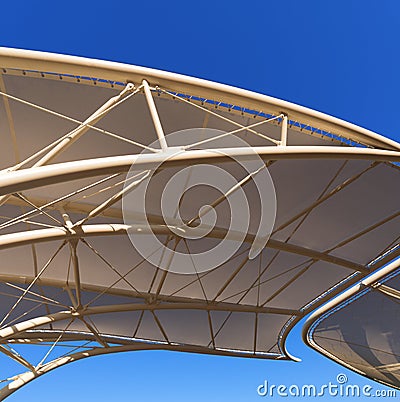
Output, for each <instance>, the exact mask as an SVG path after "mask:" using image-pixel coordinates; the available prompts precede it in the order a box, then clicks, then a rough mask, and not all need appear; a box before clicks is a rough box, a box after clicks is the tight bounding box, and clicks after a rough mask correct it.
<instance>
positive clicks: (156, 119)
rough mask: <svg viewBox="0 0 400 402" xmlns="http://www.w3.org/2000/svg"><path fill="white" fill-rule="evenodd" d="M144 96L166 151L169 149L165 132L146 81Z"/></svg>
mask: <svg viewBox="0 0 400 402" xmlns="http://www.w3.org/2000/svg"><path fill="white" fill-rule="evenodd" d="M142 84H143V90H144V95H145V97H146V101H147V104H148V106H149V110H150V115H151V118H152V120H153V124H154V128H155V130H156V133H157V137H158V141H159V142H160V146H161V149H162V150H163V151H166V150H167V148H168V145H167V141H166V139H165V135H164V130H163V128H162V125H161V121H160V117H159V116H158V112H157V108H156V104H155V103H154V99H153V95H152V94H151V91H150V87H149V83H148V82H147V81H146V80H143V81H142Z"/></svg>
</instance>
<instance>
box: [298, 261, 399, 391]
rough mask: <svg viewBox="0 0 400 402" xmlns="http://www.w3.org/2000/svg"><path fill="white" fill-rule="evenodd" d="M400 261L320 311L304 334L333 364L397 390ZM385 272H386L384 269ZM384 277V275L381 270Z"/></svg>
mask: <svg viewBox="0 0 400 402" xmlns="http://www.w3.org/2000/svg"><path fill="white" fill-rule="evenodd" d="M399 265H400V259H398V260H397V261H395V267H394V268H393V269H392V270H390V272H387V273H386V274H385V275H382V277H381V278H380V279H379V280H377V279H378V278H377V279H374V280H373V281H372V280H370V281H368V283H364V282H363V283H362V286H357V287H355V288H353V291H352V292H351V293H349V294H348V295H347V296H346V297H345V298H344V297H339V299H341V300H338V301H335V299H334V300H333V301H332V302H335V305H331V306H329V308H327V307H326V306H323V307H322V308H321V311H318V310H317V312H316V314H315V316H314V317H311V319H310V320H309V322H308V324H307V325H306V328H305V333H304V337H305V340H306V342H307V343H308V344H309V345H310V346H311V347H313V348H315V349H316V350H317V351H319V352H321V353H322V354H324V355H325V356H327V357H329V358H331V359H332V360H334V361H336V362H338V363H340V364H343V365H345V366H346V367H348V368H350V369H352V370H354V371H356V372H357V373H359V374H361V375H364V376H366V377H369V378H371V379H373V380H375V381H379V382H381V383H383V384H386V385H389V386H391V387H395V388H397V389H399V388H400V344H399V333H400V327H399V319H398V317H399V310H400V309H399V302H400V280H399V274H400V269H399V268H398V267H399ZM384 270H385V269H384ZM385 271H387V270H385Z"/></svg>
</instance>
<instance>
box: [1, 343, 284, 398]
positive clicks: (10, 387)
mask: <svg viewBox="0 0 400 402" xmlns="http://www.w3.org/2000/svg"><path fill="white" fill-rule="evenodd" d="M139 350H169V351H175V352H186V353H198V354H214V355H222V356H236V357H238V356H240V357H246V358H261V359H262V358H265V357H266V356H268V358H269V359H276V360H289V359H288V358H286V357H285V356H282V355H280V354H277V353H253V352H252V351H248V352H242V351H238V352H236V353H235V351H231V350H225V349H209V348H206V347H202V346H186V345H173V344H163V343H159V344H155V343H154V344H148V343H141V342H137V343H136V344H134V345H123V346H112V347H108V348H94V349H91V350H85V351H81V352H77V353H73V354H71V355H68V356H64V357H61V358H58V359H54V360H53V361H50V362H48V363H46V364H44V365H43V366H41V367H39V368H38V369H37V370H36V371H35V372H32V371H28V372H25V373H22V374H20V375H18V376H15V377H14V379H13V381H12V382H10V383H9V384H7V385H6V386H4V387H3V388H2V389H0V400H3V399H5V398H7V397H8V396H10V395H11V394H12V393H14V392H15V391H17V390H18V389H20V388H21V387H22V386H24V385H26V384H28V383H29V382H31V381H32V380H34V379H35V378H38V377H40V376H42V375H43V374H46V373H48V372H49V371H52V370H54V369H56V368H58V367H61V366H65V365H66V364H68V363H72V362H75V361H78V360H81V359H84V358H86V357H92V356H99V355H105V354H110V353H120V352H131V351H139Z"/></svg>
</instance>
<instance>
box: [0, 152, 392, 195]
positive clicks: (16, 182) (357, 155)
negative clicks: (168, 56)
mask: <svg viewBox="0 0 400 402" xmlns="http://www.w3.org/2000/svg"><path fill="white" fill-rule="evenodd" d="M255 153H257V154H258V155H259V156H260V157H261V158H262V159H263V160H264V161H268V160H284V159H364V160H373V161H390V162H400V152H397V151H386V150H379V149H371V148H357V147H336V146H335V147H331V146H290V147H272V146H267V147H246V148H222V149H210V150H194V151H182V152H177V153H176V154H173V155H172V156H170V157H168V158H167V160H166V157H165V154H163V153H162V152H160V153H156V154H139V155H124V156H114V157H106V158H96V159H87V160H80V161H73V162H64V163H57V164H52V165H47V166H40V167H34V168H29V169H21V170H19V171H13V172H5V171H3V173H2V174H0V195H5V194H11V193H16V192H19V191H23V190H27V189H31V188H35V187H40V186H45V185H51V184H55V183H63V182H66V181H70V180H76V179H83V178H87V177H93V176H99V175H103V174H112V173H119V172H126V171H128V170H129V169H130V168H131V166H132V165H133V164H135V167H136V168H137V169H138V170H141V169H143V170H149V169H151V168H152V167H155V166H157V167H158V166H159V165H160V164H162V166H161V168H163V167H167V166H182V165H187V164H188V163H190V164H196V163H219V162H225V161H231V160H232V159H231V158H235V159H237V160H248V159H252V158H254V154H255Z"/></svg>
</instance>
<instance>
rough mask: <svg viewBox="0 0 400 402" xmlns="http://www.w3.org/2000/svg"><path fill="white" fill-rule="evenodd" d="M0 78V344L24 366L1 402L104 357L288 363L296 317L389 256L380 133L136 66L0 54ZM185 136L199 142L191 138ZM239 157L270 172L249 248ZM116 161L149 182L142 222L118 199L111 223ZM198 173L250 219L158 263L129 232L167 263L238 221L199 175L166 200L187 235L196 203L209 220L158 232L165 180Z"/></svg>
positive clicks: (399, 173) (393, 212)
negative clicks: (209, 212)
mask: <svg viewBox="0 0 400 402" xmlns="http://www.w3.org/2000/svg"><path fill="white" fill-rule="evenodd" d="M0 68H1V70H0V72H1V75H0V92H1V93H0V94H1V95H2V102H0V135H1V149H0V152H1V158H0V164H1V167H0V168H1V169H2V170H1V172H0V206H1V221H0V249H1V251H0V256H1V258H0V280H1V282H0V298H1V304H0V305H1V313H0V348H1V351H2V352H4V353H5V354H7V355H8V356H9V357H10V358H11V359H13V360H15V361H16V362H18V363H19V364H21V365H22V366H24V367H23V371H26V372H24V373H23V374H20V375H16V374H18V372H16V373H7V376H9V377H8V378H9V381H8V382H6V386H5V387H4V388H3V390H2V391H0V397H3V398H4V397H6V396H7V395H9V394H10V393H12V392H13V391H14V390H16V389H18V388H19V387H20V386H22V385H23V384H25V383H27V382H29V381H30V380H32V379H34V378H36V377H38V376H40V375H42V374H44V373H46V372H48V371H50V370H52V369H54V368H56V367H59V366H61V365H63V364H66V363H68V362H71V361H74V360H78V359H80V358H83V357H87V356H92V355H96V354H102V353H113V352H119V351H128V350H141V349H166V350H177V351H188V352H198V353H210V354H221V355H232V356H244V357H256V358H265V359H277V360H278V359H291V358H292V357H291V355H290V354H289V352H288V351H287V350H286V348H285V340H286V337H287V335H288V333H289V331H290V330H291V328H293V326H294V325H295V324H296V323H297V322H298V321H299V320H300V319H301V318H302V317H304V316H305V315H306V314H307V313H309V312H310V311H312V310H314V309H315V308H316V307H318V306H320V305H322V304H323V303H324V302H325V301H327V300H329V299H331V298H332V297H333V296H334V295H336V294H338V293H339V292H341V291H342V290H343V289H345V288H346V287H347V286H350V285H351V284H353V283H355V282H356V281H358V280H360V279H362V278H363V277H364V276H366V275H368V274H370V273H371V272H374V271H376V270H378V269H379V268H380V267H382V266H384V265H385V264H386V263H387V262H388V261H390V260H391V259H393V258H394V257H395V256H396V253H397V254H398V250H397V249H394V251H393V252H390V253H388V250H392V249H393V245H394V244H395V243H396V242H398V235H399V234H398V233H399V230H398V228H399V223H400V216H399V214H400V213H399V201H400V191H399V189H400V168H399V165H398V162H400V144H398V143H396V142H395V141H392V140H389V139H387V138H385V137H382V136H380V135H377V134H375V133H372V132H370V131H368V130H366V129H363V128H360V127H357V126H355V125H353V124H350V123H347V122H344V121H341V120H339V119H336V118H333V117H331V116H327V115H324V114H322V113H319V112H316V111H312V110H309V109H306V108H303V107H300V106H297V105H293V104H290V103H288V102H284V101H280V100H277V99H274V98H271V97H268V96H265V95H260V94H255V93H252V92H249V91H245V90H241V89H237V88H232V87H228V86H226V85H221V84H215V83H212V82H208V81H204V80H199V79H195V78H190V77H184V76H180V75H176V74H171V73H166V72H161V71H156V70H150V69H145V68H141V67H135V66H128V65H123V64H119V63H111V62H103V61H98V60H88V59H82V58H77V57H71V56H60V55H52V54H47V53H39V52H31V51H21V50H12V49H1V50H0ZM188 130H189V131H188ZM193 130H195V132H196V133H197V134H198V135H200V138H202V137H201V135H202V133H203V134H204V135H205V136H206V137H204V138H205V139H207V141H204V140H203V142H202V140H198V138H199V137H196V138H197V141H194V140H193V137H192V134H193ZM196 130H197V131H196ZM199 133H200V134H199ZM197 134H196V135H197ZM213 135H215V138H214V137H213ZM217 137H218V138H217ZM243 144H248V146H242V145H243ZM172 148H173V149H177V148H179V150H180V152H179V153H177V154H173V155H171V154H169V152H171V149H172ZM165 155H169V157H168V158H167V159H165ZM255 156H256V157H257V158H258V160H259V161H262V164H263V166H262V167H263V168H264V169H265V168H267V169H268V172H269V175H270V178H271V179H272V183H273V185H274V189H275V190H274V197H276V211H275V209H274V211H273V212H274V213H275V212H276V216H275V220H274V226H273V228H272V227H271V229H272V233H271V236H270V238H269V240H268V242H267V243H266V245H265V247H264V246H263V247H262V248H261V250H259V252H258V254H257V253H256V255H255V256H254V255H249V250H250V249H251V247H252V242H253V241H254V240H257V235H256V233H257V229H258V226H260V225H259V224H260V222H261V223H263V222H264V221H263V217H262V215H263V212H262V211H263V205H262V204H263V200H264V199H265V198H264V197H267V199H268V200H269V201H270V202H271V203H272V201H271V200H272V198H271V194H258V191H257V190H258V189H257V186H256V185H255V184H254V176H255V173H254V172H250V173H249V172H246V171H244V169H243V168H242V166H239V165H240V163H239V165H238V161H245V162H246V161H247V162H248V161H250V162H251V161H252V160H253V159H254V158H255ZM247 162H246V163H247ZM243 163H244V162H243ZM132 164H134V166H135V172H138V174H139V176H137V177H139V179H137V177H136V176H135V177H136V179H137V180H138V181H139V182H140V181H141V180H142V178H144V177H145V176H146V175H148V174H149V172H152V174H153V173H154V174H153V175H152V178H151V180H150V182H149V185H148V187H147V191H146V194H144V196H145V198H144V204H145V206H146V211H145V213H141V212H140V211H139V212H138V211H137V210H136V205H134V206H133V210H132V211H128V212H129V214H130V215H129V214H128V215H129V219H124V213H125V214H126V211H125V210H123V199H124V198H123V197H125V196H126V195H127V194H128V193H130V191H131V190H132V186H131V187H130V185H131V184H132V180H133V179H135V177H134V176H132V175H131V176H130V175H129V174H127V173H128V171H129V170H130V169H131V165H132ZM200 165H201V166H206V165H207V166H213V167H215V168H219V169H220V170H223V171H224V172H228V173H229V174H230V177H232V178H233V179H232V180H234V181H235V183H236V184H238V185H237V186H236V187H240V188H241V190H243V194H244V195H245V197H246V199H247V202H248V205H249V206H250V208H249V211H250V214H251V216H250V220H249V225H248V227H246V231H245V233H241V235H243V236H244V237H243V241H241V242H240V244H238V247H237V249H236V250H235V252H234V253H233V254H232V255H230V256H229V257H227V258H226V259H225V260H224V261H222V262H221V263H218V265H217V266H216V267H212V269H208V270H204V269H201V270H197V269H196V263H195V260H193V261H194V262H193V264H192V265H193V266H192V267H191V268H187V267H186V266H179V264H178V265H177V266H176V267H175V269H168V267H169V265H168V264H167V265H168V266H167V267H166V266H161V265H162V264H161V262H160V264H159V266H158V265H157V264H155V263H154V260H152V259H151V258H150V255H149V256H148V258H146V256H143V255H142V254H141V253H140V250H139V251H138V250H137V249H136V248H135V247H134V245H133V244H132V242H131V241H130V240H132V238H133V239H134V240H135V239H139V240H140V239H143V238H144V237H140V236H147V235H148V232H149V230H150V231H151V232H152V233H154V235H155V236H156V238H157V239H158V241H159V242H160V244H162V245H163V247H164V249H168V251H167V253H169V256H170V260H171V261H173V259H174V258H175V255H176V256H177V255H178V253H184V254H186V255H189V256H191V255H195V254H196V253H199V252H201V251H204V250H208V249H212V248H213V247H215V246H216V245H217V244H218V242H219V241H222V240H223V239H224V238H225V237H226V236H228V237H229V235H232V233H230V230H229V225H230V222H231V221H235V220H237V219H239V220H240V217H241V212H240V211H239V212H238V210H235V211H230V209H229V198H230V194H231V192H230V191H229V190H227V191H225V193H221V191H220V190H218V189H211V188H207V185H208V183H209V182H210V183H211V181H212V180H211V179H212V177H204V178H203V180H204V182H203V184H202V186H199V188H197V189H196V188H190V186H187V187H185V188H184V190H185V191H184V192H183V193H182V197H181V198H180V200H179V205H177V207H178V208H179V212H180V216H181V217H182V219H183V220H184V221H185V222H186V223H188V222H189V223H190V224H193V225H192V226H193V229H195V226H196V225H197V223H198V222H197V223H196V220H198V218H199V216H198V212H199V210H201V207H202V206H204V205H211V206H213V208H214V210H215V212H216V216H217V218H216V223H215V225H214V226H213V228H211V229H210V230H208V231H206V233H205V235H204V236H201V237H199V238H196V239H192V238H186V237H185V234H184V233H183V234H182V235H180V234H179V230H178V229H179V227H178V228H177V230H175V229H176V228H175V229H174V228H172V226H171V225H170V224H167V223H166V222H165V216H162V210H161V207H160V205H161V204H162V201H161V200H162V197H163V192H164V189H165V188H166V185H167V183H168V181H169V180H170V179H171V178H172V177H174V176H175V175H176V174H177V173H178V172H181V171H182V170H184V169H186V170H185V171H184V172H187V179H185V180H188V182H189V181H190V174H191V173H190V172H191V169H192V168H193V167H194V166H200ZM131 171H132V170H131ZM140 174H142V176H140ZM146 178H147V177H146ZM136 179H135V180H136ZM137 185H138V188H140V183H137ZM135 186H136V182H135ZM183 187H184V186H183ZM228 187H229V186H228ZM236 187H235V189H236ZM183 194H184V196H183ZM268 197H270V198H268ZM274 199H275V198H274ZM125 218H126V216H125ZM261 229H262V228H261ZM198 230H200V229H198ZM268 232H269V231H268ZM128 235H129V236H128ZM156 252H158V251H157V250H154V253H156ZM150 254H151V253H150ZM253 257H254V258H253ZM160 258H163V257H160ZM193 258H194V257H193ZM171 261H170V264H171ZM177 261H178V260H177ZM181 265H182V264H181ZM182 272H184V273H182ZM39 343H40V344H49V347H50V351H51V353H48V354H45V355H44V357H43V359H42V360H41V361H40V362H39V363H37V362H32V361H29V359H27V358H26V357H25V356H24V353H23V352H17V350H18V347H20V348H21V349H20V350H21V351H23V348H24V345H26V344H39ZM67 343H68V345H69V346H68V347H70V350H69V351H68V352H67V353H66V354H65V348H66V347H67V346H66V345H67ZM10 344H12V348H10ZM58 347H63V349H62V350H63V354H62V355H58V356H55V355H54V353H55V351H56V349H57V348H58ZM295 352H296V351H294V353H295ZM12 375H13V376H14V377H11V376H12ZM15 375H16V376H15Z"/></svg>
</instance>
